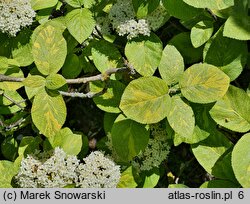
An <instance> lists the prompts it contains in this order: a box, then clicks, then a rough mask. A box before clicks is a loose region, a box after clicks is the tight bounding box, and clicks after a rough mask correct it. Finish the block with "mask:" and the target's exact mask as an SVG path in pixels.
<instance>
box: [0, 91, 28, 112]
mask: <svg viewBox="0 0 250 204" xmlns="http://www.w3.org/2000/svg"><path fill="white" fill-rule="evenodd" d="M3 93H4V95H5V96H3V95H1V94H0V114H3V115H6V114H7V115H8V114H11V113H16V112H18V111H20V110H21V108H20V107H18V106H17V105H14V103H13V101H15V102H16V103H19V105H20V106H22V107H26V103H25V101H24V99H23V98H22V97H21V96H20V95H19V93H18V92H17V91H9V90H4V91H3ZM6 97H8V98H6ZM9 99H12V100H13V101H11V100H9Z"/></svg>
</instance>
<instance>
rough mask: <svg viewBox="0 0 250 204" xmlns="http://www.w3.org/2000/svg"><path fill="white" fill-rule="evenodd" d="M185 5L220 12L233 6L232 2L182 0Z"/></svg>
mask: <svg viewBox="0 0 250 204" xmlns="http://www.w3.org/2000/svg"><path fill="white" fill-rule="evenodd" d="M183 1H184V2H185V3H187V4H189V5H190V6H193V7H196V8H210V9H217V10H222V9H225V8H228V7H230V6H233V5H234V0H206V1H204V0H183Z"/></svg>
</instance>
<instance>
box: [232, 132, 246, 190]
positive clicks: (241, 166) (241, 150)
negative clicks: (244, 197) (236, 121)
mask: <svg viewBox="0 0 250 204" xmlns="http://www.w3.org/2000/svg"><path fill="white" fill-rule="evenodd" d="M249 146H250V133H248V134H245V135H243V136H242V137H241V138H240V140H239V141H238V142H237V143H236V145H235V146H234V149H233V153H232V166H233V170H234V174H235V176H236V178H237V180H238V181H239V182H240V184H241V185H242V187H243V188H250V180H249V178H250V151H249Z"/></svg>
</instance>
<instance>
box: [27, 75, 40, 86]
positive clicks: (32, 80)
mask: <svg viewBox="0 0 250 204" xmlns="http://www.w3.org/2000/svg"><path fill="white" fill-rule="evenodd" d="M23 84H24V86H28V87H31V88H39V87H40V88H43V87H45V78H44V77H42V76H40V75H28V77H27V78H25V80H24V81H23Z"/></svg>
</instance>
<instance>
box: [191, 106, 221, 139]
mask: <svg viewBox="0 0 250 204" xmlns="http://www.w3.org/2000/svg"><path fill="white" fill-rule="evenodd" d="M212 105H213V104H212ZM212 105H211V104H197V103H196V104H191V107H192V109H193V111H194V116H195V127H194V132H193V135H192V137H190V140H191V141H192V144H194V143H198V142H200V141H202V140H204V139H206V138H207V137H208V136H209V135H210V134H212V133H213V131H214V129H215V128H216V125H217V124H216V123H215V122H214V121H213V119H212V118H211V116H210V114H209V110H210V109H211V107H212Z"/></svg>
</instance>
